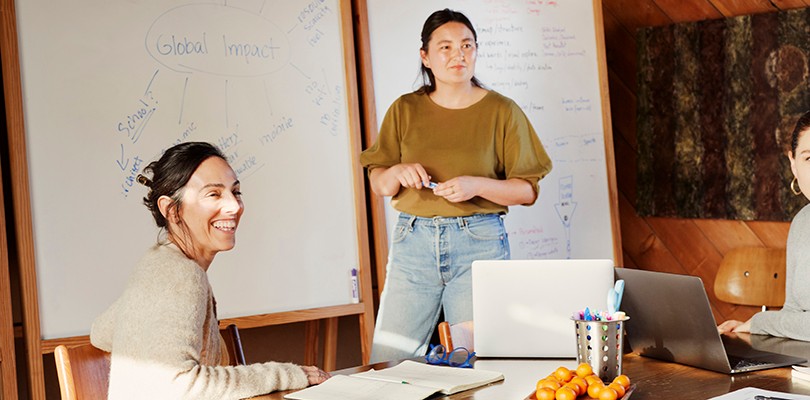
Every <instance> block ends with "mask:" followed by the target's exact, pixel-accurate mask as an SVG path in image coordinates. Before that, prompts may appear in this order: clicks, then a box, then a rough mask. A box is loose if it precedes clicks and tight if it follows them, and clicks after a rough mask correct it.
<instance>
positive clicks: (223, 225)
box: [90, 142, 329, 400]
mask: <svg viewBox="0 0 810 400" xmlns="http://www.w3.org/2000/svg"><path fill="white" fill-rule="evenodd" d="M144 171H145V172H151V173H152V178H151V179H149V178H147V177H145V176H143V175H140V176H139V177H138V180H139V182H141V183H143V184H144V185H146V186H148V187H149V194H147V196H146V197H144V199H143V201H144V204H145V205H146V208H148V209H149V211H150V212H151V213H152V216H153V218H154V219H155V222H156V224H157V226H158V227H159V228H161V229H165V234H166V236H165V239H161V240H159V243H158V244H156V245H155V246H153V247H152V248H151V249H150V250H149V251H148V252H147V253H146V255H145V256H144V257H143V258H142V259H141V260H140V262H139V263H138V264H137V266H136V267H135V270H134V271H133V273H132V275H131V276H130V278H129V281H128V282H127V287H126V289H125V290H124V293H123V294H122V295H121V297H119V298H118V300H116V301H115V302H114V303H113V304H112V306H111V307H110V308H109V309H107V311H105V312H104V314H102V315H101V316H100V317H98V318H97V319H96V321H95V322H94V323H93V327H92V329H91V331H90V341H91V342H92V343H93V345H94V346H96V347H98V348H100V349H102V350H105V351H107V352H110V353H112V356H111V365H110V383H109V385H110V386H109V395H108V396H109V397H108V398H109V399H111V400H119V399H212V400H213V399H217V400H219V399H241V398H246V397H253V396H257V395H260V394H265V393H269V392H272V391H275V390H282V389H297V388H302V387H305V386H307V385H311V384H317V383H321V382H323V381H324V380H326V378H328V377H329V375H328V374H327V373H325V372H323V371H321V370H320V369H318V368H316V367H301V366H298V365H294V364H289V363H275V362H266V363H257V364H251V365H247V366H238V367H232V366H223V365H222V364H226V363H225V362H223V361H224V360H222V357H221V355H222V351H221V346H222V344H221V339H220V336H219V321H217V314H216V313H217V310H216V301H215V300H214V294H213V291H212V290H211V285H210V284H209V283H208V275H207V271H208V268H209V267H210V266H211V262H212V261H214V256H215V255H216V254H217V253H218V252H220V251H228V250H231V249H232V248H233V246H234V244H235V243H236V236H235V235H236V229H237V228H238V226H239V221H240V219H241V217H242V212H243V211H244V209H245V208H244V205H243V204H242V193H241V191H240V190H241V189H240V184H239V180H238V179H237V178H236V174H235V173H234V171H233V169H231V167H230V165H228V162H227V161H225V157H224V156H223V155H222V153H221V152H220V151H219V150H218V149H217V148H216V147H214V146H212V145H210V144H208V143H202V142H192V143H182V144H179V145H177V146H174V147H172V148H170V149H168V150H166V152H165V153H164V154H163V156H162V157H161V158H160V160H158V161H155V162H153V163H151V164H149V165H148V166H147V167H146V169H145V170H144ZM235 267H238V266H235Z"/></svg>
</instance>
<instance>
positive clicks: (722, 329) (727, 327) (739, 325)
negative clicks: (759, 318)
mask: <svg viewBox="0 0 810 400" xmlns="http://www.w3.org/2000/svg"><path fill="white" fill-rule="evenodd" d="M717 332H719V333H720V334H723V333H726V332H751V320H750V319H749V320H748V321H745V322H742V321H737V320H735V319H730V320H728V321H726V322H723V323H722V324H720V325H717Z"/></svg>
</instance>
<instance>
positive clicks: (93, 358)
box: [54, 324, 245, 400]
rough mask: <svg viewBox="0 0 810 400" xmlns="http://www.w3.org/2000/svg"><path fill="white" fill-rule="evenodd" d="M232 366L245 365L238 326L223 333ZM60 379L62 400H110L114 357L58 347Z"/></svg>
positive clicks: (87, 349) (89, 347)
mask: <svg viewBox="0 0 810 400" xmlns="http://www.w3.org/2000/svg"><path fill="white" fill-rule="evenodd" d="M220 332H221V334H222V338H223V339H224V342H225V348H224V349H223V351H227V354H228V359H229V362H230V365H234V366H236V365H245V353H244V351H243V350H242V339H241V337H240V336H239V328H237V327H236V325H233V324H231V325H228V326H227V327H225V329H222V330H221V331H220ZM54 359H55V360H56V375H57V376H58V378H59V389H60V391H61V392H62V400H78V399H82V400H92V399H106V398H107V390H108V387H109V383H110V353H107V352H106V351H104V350H100V349H98V348H96V347H94V346H93V345H91V344H89V343H88V344H83V345H80V346H76V347H71V348H68V347H66V346H64V345H59V346H56V349H55V350H54Z"/></svg>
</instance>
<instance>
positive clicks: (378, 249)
mask: <svg viewBox="0 0 810 400" xmlns="http://www.w3.org/2000/svg"><path fill="white" fill-rule="evenodd" d="M353 1H354V2H355V3H356V4H355V13H356V16H355V21H357V24H358V26H359V28H358V29H357V43H358V44H357V46H358V51H359V54H360V55H361V56H360V57H358V61H359V68H360V70H359V75H360V88H361V89H360V90H361V93H362V94H363V96H362V98H363V104H362V105H361V107H362V109H363V123H364V125H365V128H366V129H365V134H364V137H363V141H364V145H365V148H368V147H370V146H371V145H372V144H373V143H374V141H375V140H376V139H377V135H378V134H379V131H378V128H377V125H378V124H377V111H376V103H375V99H374V79H373V75H372V72H373V71H372V66H371V45H370V33H369V27H368V5H367V4H366V0H353ZM592 3H593V16H594V32H596V64H597V68H598V75H599V94H600V100H601V105H602V130H603V132H604V142H605V162H606V164H607V165H606V170H607V180H608V182H607V186H608V202H609V205H608V207H609V209H610V228H611V234H612V235H613V260H614V263H615V264H616V265H617V266H622V265H624V260H623V257H622V255H623V253H622V238H621V228H620V225H619V197H618V189H617V184H616V159H615V154H614V151H613V125H612V122H611V117H610V94H609V90H608V89H609V88H608V72H607V58H606V55H605V26H604V20H603V16H602V0H592ZM425 17H427V16H425ZM414 29H415V31H414V32H415V33H414V34H416V33H418V32H417V30H418V29H419V27H414ZM384 201H385V200H384V197H383V196H378V195H376V194H374V193H372V192H371V191H370V190H369V207H370V209H371V210H370V211H371V227H372V232H373V235H372V241H373V243H374V254H375V257H374V260H375V264H376V265H375V272H376V275H377V279H376V280H377V290H378V293H382V291H383V287H384V285H385V275H386V264H387V259H388V236H387V230H388V227H387V225H386V220H385V209H384Z"/></svg>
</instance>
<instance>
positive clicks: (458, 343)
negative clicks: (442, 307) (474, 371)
mask: <svg viewBox="0 0 810 400" xmlns="http://www.w3.org/2000/svg"><path fill="white" fill-rule="evenodd" d="M439 341H440V342H441V344H442V346H444V348H445V349H447V351H448V352H450V351H453V349H455V348H456V347H464V348H466V349H467V350H469V351H475V349H473V322H472V321H464V322H459V323H457V324H453V325H450V324H449V323H447V321H443V322H440V323H439Z"/></svg>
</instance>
